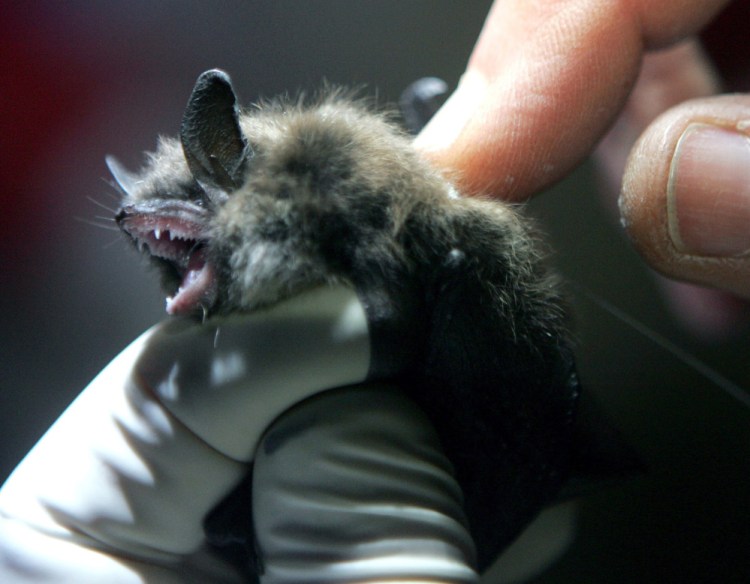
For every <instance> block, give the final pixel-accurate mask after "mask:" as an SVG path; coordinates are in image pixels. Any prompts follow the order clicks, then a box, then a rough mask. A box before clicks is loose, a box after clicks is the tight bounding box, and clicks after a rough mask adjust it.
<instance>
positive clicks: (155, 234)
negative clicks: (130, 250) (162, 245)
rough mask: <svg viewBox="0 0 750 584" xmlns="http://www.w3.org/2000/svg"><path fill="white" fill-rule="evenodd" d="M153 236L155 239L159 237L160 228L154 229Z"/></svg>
mask: <svg viewBox="0 0 750 584" xmlns="http://www.w3.org/2000/svg"><path fill="white" fill-rule="evenodd" d="M154 237H156V239H159V238H160V237H161V229H158V228H157V229H154Z"/></svg>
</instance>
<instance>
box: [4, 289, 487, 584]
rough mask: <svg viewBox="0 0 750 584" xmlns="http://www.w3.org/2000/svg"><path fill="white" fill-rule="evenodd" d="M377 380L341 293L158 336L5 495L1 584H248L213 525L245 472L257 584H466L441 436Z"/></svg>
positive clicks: (70, 417) (71, 414)
mask: <svg viewBox="0 0 750 584" xmlns="http://www.w3.org/2000/svg"><path fill="white" fill-rule="evenodd" d="M369 369H370V342H369V336H368V329H367V322H366V319H365V315H364V312H363V309H362V306H361V304H360V303H359V301H358V300H357V298H356V296H355V294H354V293H353V292H352V291H351V290H349V289H347V288H324V289H317V290H313V291H310V292H308V293H306V294H303V295H300V296H298V297H296V298H293V299H291V300H289V301H286V302H284V303H281V304H279V305H276V306H274V307H273V308H271V309H269V310H265V311H260V312H256V313H254V314H252V315H246V316H241V317H237V316H235V317H231V318H226V319H214V320H212V321H210V322H208V323H206V324H204V325H197V324H196V323H194V322H192V321H188V320H181V319H175V320H171V321H167V322H165V323H162V324H160V325H157V326H156V327H154V328H152V329H151V330H149V331H147V332H146V333H144V334H143V335H142V336H141V337H140V338H138V339H137V340H136V341H135V342H134V343H133V344H131V345H130V346H129V347H128V348H127V349H125V350H124V351H123V352H122V353H121V354H120V355H119V356H118V357H116V358H115V359H114V360H113V361H112V363H110V364H109V365H108V366H107V367H106V368H105V369H104V370H103V371H102V372H101V373H100V374H99V376H97V377H96V378H95V379H94V381H93V382H92V383H91V384H90V385H89V386H88V387H87V388H86V389H85V390H84V391H83V392H82V393H81V395H80V396H79V397H78V398H77V399H76V400H75V401H74V402H73V404H71V406H70V407H69V408H68V409H67V410H66V411H65V412H64V413H63V415H62V416H61V417H60V419H59V420H58V421H57V422H56V423H55V424H54V425H53V426H52V427H51V428H50V430H49V431H48V432H47V433H46V434H45V436H44V437H43V438H42V439H41V440H40V441H39V443H38V444H37V445H36V446H35V447H34V448H33V449H32V451H31V452H30V453H29V454H28V455H27V456H26V458H25V459H24V460H23V462H22V463H21V464H20V465H19V466H18V468H17V469H16V470H15V471H14V473H13V474H12V475H11V477H10V478H9V479H8V481H7V482H6V483H5V485H4V486H3V488H2V490H1V491H0V581H2V582H45V581H48V582H76V583H85V582H97V583H100V582H160V583H161V582H234V581H242V576H241V575H240V574H239V573H238V572H236V571H235V570H234V568H232V567H231V566H230V565H229V564H226V563H223V562H222V561H220V560H219V559H218V558H217V557H216V556H215V555H213V554H212V553H210V550H208V549H207V546H206V540H205V534H204V529H203V521H204V518H205V517H206V515H207V514H208V513H209V511H211V510H212V509H213V508H214V507H215V506H216V504H217V503H218V502H219V501H220V500H222V499H223V498H224V497H225V495H226V494H227V493H228V492H229V491H231V490H232V489H233V488H234V487H235V485H236V484H237V483H238V482H239V481H240V480H241V479H242V478H243V477H244V476H246V475H247V473H248V472H249V470H250V469H251V468H252V470H253V476H252V481H253V488H252V495H253V518H252V519H251V518H249V517H246V516H244V515H240V516H238V517H237V518H236V520H237V521H238V522H242V521H253V522H254V531H255V538H256V541H255V546H256V548H257V551H258V557H259V560H260V564H261V569H262V572H263V575H262V576H261V579H262V581H263V582H303V581H305V582H337V581H341V582H350V581H352V580H354V579H367V580H368V581H377V580H382V579H393V578H396V579H399V578H413V579H417V580H419V581H441V582H471V581H474V580H475V579H476V574H475V572H474V571H473V570H472V569H471V567H470V566H471V564H472V555H473V544H472V542H471V539H470V537H469V535H468V532H467V528H466V524H465V519H464V518H463V512H462V511H461V506H460V490H459V489H458V487H457V485H456V483H455V481H454V479H453V477H452V475H451V472H450V465H449V463H448V462H447V460H446V459H445V457H444V456H443V454H442V453H441V449H440V445H439V443H438V440H437V438H436V435H435V433H434V431H433V430H432V428H431V426H430V425H429V423H428V422H427V421H426V420H425V418H424V416H423V415H422V413H421V412H420V411H418V409H417V408H416V407H415V406H413V405H412V404H411V402H410V401H409V400H408V399H407V398H406V397H404V396H403V395H402V394H401V393H400V392H399V391H398V390H396V389H394V388H392V387H387V386H385V385H382V384H374V383H364V384H363V382H366V381H367V377H368V372H369ZM357 384H361V385H357ZM331 388H341V389H337V390H335V391H325V390H329V389H331ZM321 392H324V393H321Z"/></svg>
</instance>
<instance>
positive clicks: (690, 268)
mask: <svg viewBox="0 0 750 584" xmlns="http://www.w3.org/2000/svg"><path fill="white" fill-rule="evenodd" d="M727 4H728V2H726V1H725V0H723V1H717V0H713V1H711V0H704V1H698V0H671V1H670V0H665V1H662V2H659V3H655V2H649V1H648V0H640V1H635V0H632V1H625V0H619V1H607V2H602V1H599V0H558V1H554V2H549V1H546V2H528V1H523V0H503V1H498V2H495V4H494V5H493V7H492V9H491V11H490V13H489V15H488V17H487V21H486V22H485V26H484V28H483V30H482V33H481V35H480V37H479V39H478V41H477V44H476V46H475V48H474V51H473V53H472V55H471V58H470V60H469V63H468V66H467V70H466V73H465V74H464V75H463V76H462V78H461V81H460V83H459V86H458V88H457V89H456V91H455V93H454V94H453V95H452V96H451V97H450V99H449V100H448V101H447V102H446V104H445V106H444V107H443V108H442V109H441V111H439V112H438V114H436V116H435V118H434V119H433V120H432V121H431V122H430V124H428V126H427V127H426V128H425V130H424V131H423V132H422V134H420V136H419V137H418V138H417V145H418V147H420V148H421V149H422V150H423V152H424V153H425V155H426V156H428V157H429V158H430V159H431V160H433V161H434V162H435V163H436V164H438V165H439V166H440V167H442V168H445V169H446V171H447V172H449V173H450V174H451V175H452V176H453V177H454V179H455V180H456V181H457V182H458V183H459V185H460V187H461V188H462V189H463V190H464V192H468V193H477V192H489V193H492V194H493V195H494V196H498V197H500V198H504V199H507V200H514V201H522V200H525V199H527V198H529V197H531V196H532V195H533V194H535V193H537V192H538V191H540V190H542V189H544V188H545V187H547V186H549V185H551V184H553V183H554V182H556V181H558V180H559V179H561V178H562V177H564V176H565V175H566V174H567V173H568V172H569V171H570V170H571V169H572V168H573V167H575V166H576V165H577V164H579V163H580V162H581V161H582V160H583V159H584V158H585V157H586V156H587V155H589V154H590V153H591V152H592V151H593V150H594V148H595V147H596V145H597V143H598V142H599V141H600V140H601V139H602V137H603V136H605V134H606V133H607V131H608V130H610V129H611V128H612V127H613V125H615V122H617V125H616V126H615V131H616V132H617V131H619V132H620V135H619V137H617V136H614V137H613V135H610V136H608V137H607V139H605V140H604V142H603V144H602V147H601V148H600V150H599V151H598V155H599V156H600V157H601V158H602V159H604V160H605V161H609V162H610V169H609V170H610V173H614V174H618V173H619V170H618V168H621V167H622V161H623V160H624V159H625V156H624V152H626V151H628V150H629V149H630V146H631V145H632V142H633V141H634V140H635V137H636V136H637V135H638V134H639V133H640V132H641V131H642V130H645V131H644V132H643V134H642V135H641V138H640V139H639V140H638V142H637V144H636V146H635V147H634V148H633V150H632V152H631V155H630V157H629V158H628V162H627V165H625V169H624V175H623V181H622V184H623V188H622V191H621V198H620V209H621V212H622V214H623V219H624V223H625V225H626V227H627V231H628V234H629V235H630V236H631V239H632V240H633V243H634V245H635V246H636V248H637V249H638V250H639V251H640V252H641V254H642V255H643V256H644V258H645V259H646V260H647V261H648V262H649V263H650V264H651V265H652V266H653V267H655V268H656V269H657V270H659V271H660V272H662V273H664V274H666V275H669V276H670V277H674V278H677V279H680V280H686V281H690V282H694V283H699V284H704V285H709V286H713V287H716V288H719V289H721V290H725V291H728V292H731V293H732V294H735V295H737V296H740V297H744V298H748V297H750V255H749V254H748V253H747V251H748V250H749V249H750V236H746V235H745V233H750V231H749V230H747V229H745V228H744V227H745V226H746V225H747V223H748V219H750V215H749V214H750V186H748V185H750V180H749V179H748V176H747V172H748V171H747V168H748V167H750V164H743V163H742V161H743V160H746V161H747V163H750V124H748V121H747V120H750V97H748V96H745V95H732V96H723V97H709V96H711V95H712V94H714V93H715V92H716V91H717V89H718V84H717V83H716V78H715V76H714V75H713V73H712V71H711V68H710V65H709V63H708V62H707V61H706V59H705V58H704V57H703V55H702V53H701V52H700V50H699V49H698V48H697V46H696V45H695V44H694V43H691V42H690V39H692V38H693V37H694V35H696V34H697V33H698V32H700V31H701V29H702V28H704V27H705V26H706V25H707V23H708V22H709V21H710V20H711V19H712V18H713V17H714V16H715V15H716V14H717V13H718V12H719V11H721V9H722V8H724V7H725V6H726V5H727ZM683 41H684V42H683ZM681 42H683V44H682V46H681V47H677V45H678V44H679V43H681ZM671 47H675V48H673V49H672V50H671V51H662V50H663V49H669V48H671ZM639 75H640V81H639ZM695 97H699V98H701V100H700V101H693V100H692V98H695ZM668 108H671V109H669V110H668V111H667V113H665V114H664V115H662V116H659V114H660V113H661V112H662V111H664V110H667V109H668ZM657 116H658V117H657ZM618 118H619V121H618ZM654 118H656V121H652V120H654ZM696 124H698V125H696ZM688 128H690V132H688V135H689V137H691V138H692V140H688V139H685V140H683V141H682V144H681V148H679V149H678V148H677V145H678V142H680V138H681V136H683V134H685V131H686V130H687V129H688ZM696 129H697V130H705V131H703V132H699V131H696ZM623 132H624V133H623ZM676 153H677V154H680V155H681V156H680V157H679V159H676V158H675V154H676ZM708 154H711V155H710V156H708ZM618 157H619V159H620V162H619V163H618V162H617V159H618ZM727 161H731V162H730V163H728V162H727ZM670 177H671V178H670ZM668 201H670V202H669V204H668ZM717 209H718V211H717Z"/></svg>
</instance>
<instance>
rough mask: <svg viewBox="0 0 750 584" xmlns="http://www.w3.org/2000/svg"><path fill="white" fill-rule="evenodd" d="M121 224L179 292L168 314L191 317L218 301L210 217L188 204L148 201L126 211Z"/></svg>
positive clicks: (119, 219)
mask: <svg viewBox="0 0 750 584" xmlns="http://www.w3.org/2000/svg"><path fill="white" fill-rule="evenodd" d="M116 221H117V224H118V225H119V226H120V228H121V229H122V230H123V231H124V232H125V233H127V234H128V235H129V236H130V237H131V238H132V240H133V241H134V243H135V245H136V247H137V248H138V249H139V250H141V251H143V252H147V253H148V254H149V255H150V256H151V257H152V258H153V260H154V261H156V263H158V264H159V265H160V266H162V267H163V268H165V269H166V270H167V271H168V274H169V276H170V277H169V278H168V279H169V280H171V281H173V282H174V285H175V290H174V291H173V293H172V295H171V296H169V297H167V313H169V314H190V313H193V312H197V311H199V310H203V311H205V310H208V309H210V308H211V307H212V306H213V304H214V302H215V301H216V292H217V286H216V270H215V269H214V266H213V265H212V264H211V262H210V261H209V260H208V257H207V253H206V252H207V245H208V241H209V239H208V235H207V229H206V225H207V223H208V214H207V212H206V210H205V209H204V208H202V207H198V206H196V205H194V204H192V203H188V202H186V201H158V200H157V201H148V202H144V203H139V204H135V205H128V206H126V207H124V208H122V209H121V210H120V211H119V212H118V214H117V217H116Z"/></svg>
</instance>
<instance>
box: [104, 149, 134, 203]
mask: <svg viewBox="0 0 750 584" xmlns="http://www.w3.org/2000/svg"><path fill="white" fill-rule="evenodd" d="M104 161H105V162H106V163H107V168H108V169H109V172H110V173H111V174H112V178H113V179H115V182H116V183H117V186H118V187H120V189H121V190H122V192H123V194H125V195H132V194H133V192H134V189H135V183H136V182H137V181H138V176H137V175H135V174H133V173H132V172H130V171H129V170H128V169H127V168H125V167H124V166H123V165H122V164H121V163H120V161H119V160H117V158H115V157H114V156H112V155H111V154H108V155H107V156H106V157H105V158H104Z"/></svg>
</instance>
